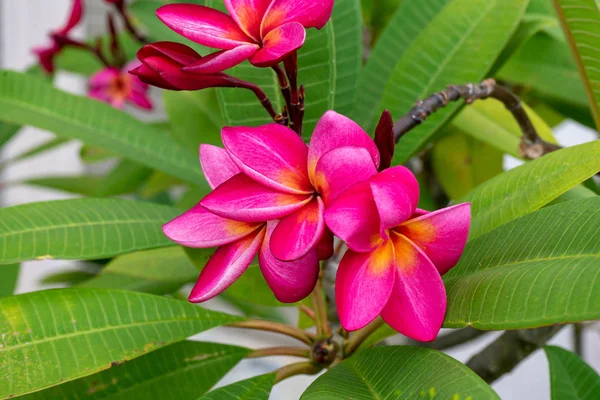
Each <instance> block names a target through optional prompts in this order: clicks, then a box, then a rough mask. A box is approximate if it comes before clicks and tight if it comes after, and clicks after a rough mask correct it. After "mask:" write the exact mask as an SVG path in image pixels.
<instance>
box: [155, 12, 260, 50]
mask: <svg viewBox="0 0 600 400" xmlns="http://www.w3.org/2000/svg"><path fill="white" fill-rule="evenodd" d="M156 15H158V18H159V19H160V20H161V21H162V22H163V23H164V24H165V25H167V26H168V27H169V28H171V29H172V30H173V31H175V32H177V33H178V34H180V35H181V36H183V37H185V38H188V39H190V40H192V41H194V42H196V43H200V44H202V45H204V46H208V47H214V48H217V49H224V50H228V49H233V48H234V47H237V46H239V45H242V44H248V43H252V40H251V39H250V38H249V37H248V36H247V35H246V34H245V33H244V32H243V31H242V30H241V29H240V28H239V27H238V26H237V24H236V23H235V21H234V20H233V19H231V17H230V16H229V15H227V14H225V13H222V12H221V11H217V10H214V9H212V8H209V7H204V6H199V5H195V4H184V3H181V4H167V5H166V6H162V7H160V8H159V9H158V10H156Z"/></svg>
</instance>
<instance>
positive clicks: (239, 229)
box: [163, 204, 260, 248]
mask: <svg viewBox="0 0 600 400" xmlns="http://www.w3.org/2000/svg"><path fill="white" fill-rule="evenodd" d="M259 227H260V224H248V223H245V222H238V221H233V220H230V219H226V218H222V217H219V216H217V215H215V214H213V213H211V212H210V211H208V210H207V209H205V208H204V207H202V206H201V205H199V204H198V205H196V206H194V207H193V208H192V209H191V210H189V211H186V212H185V213H183V214H182V215H180V216H179V217H177V218H175V219H174V220H172V221H171V222H168V223H167V224H165V225H164V226H163V232H164V234H165V235H166V236H167V237H168V238H169V239H171V240H172V241H174V242H175V243H179V244H180V245H182V246H186V247H194V248H211V247H216V246H222V245H224V244H228V243H232V242H235V241H236V240H239V239H241V238H243V237H245V236H248V235H250V234H251V233H252V232H253V231H255V230H256V229H258V228H259Z"/></svg>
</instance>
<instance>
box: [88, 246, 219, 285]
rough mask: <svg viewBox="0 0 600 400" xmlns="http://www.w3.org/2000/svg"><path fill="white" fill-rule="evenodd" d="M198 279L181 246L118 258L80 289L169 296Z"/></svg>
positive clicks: (196, 272) (140, 252)
mask: <svg viewBox="0 0 600 400" xmlns="http://www.w3.org/2000/svg"><path fill="white" fill-rule="evenodd" d="M205 251H206V252H212V250H205ZM196 279H198V270H197V269H196V268H194V266H193V265H192V263H191V262H190V261H189V259H188V258H187V256H186V255H185V252H184V251H183V249H182V248H181V247H178V246H173V247H166V248H164V249H154V250H147V251H139V252H135V253H130V254H125V255H122V256H120V257H117V258H115V259H113V260H112V261H111V262H110V263H109V264H108V265H107V266H106V267H105V268H104V269H103V270H102V271H101V272H100V273H99V274H98V276H97V277H95V278H93V279H90V280H88V281H86V282H83V283H81V284H80V285H78V286H79V287H88V288H111V289H124V290H133V291H137V292H146V293H155V294H167V293H172V292H174V291H176V290H177V289H179V288H181V287H182V286H183V285H185V284H186V283H189V282H194V281H196Z"/></svg>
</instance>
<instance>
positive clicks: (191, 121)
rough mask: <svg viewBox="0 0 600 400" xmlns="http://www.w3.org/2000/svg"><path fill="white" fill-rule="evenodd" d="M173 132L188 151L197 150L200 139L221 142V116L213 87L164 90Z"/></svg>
mask: <svg viewBox="0 0 600 400" xmlns="http://www.w3.org/2000/svg"><path fill="white" fill-rule="evenodd" d="M163 96H164V100H165V108H166V110H167V115H168V116H169V120H170V121H171V127H172V128H173V129H172V131H173V136H174V138H175V139H177V140H178V141H179V142H180V143H181V144H183V145H184V146H185V147H186V148H188V149H189V150H190V151H194V152H198V148H199V147H200V143H208V144H213V145H216V146H222V142H221V128H222V127H223V126H224V125H225V124H224V123H223V120H222V118H221V110H220V109H219V106H218V100H217V92H216V90H211V89H209V90H199V91H196V92H189V91H181V92H175V91H169V90H165V91H164V92H163Z"/></svg>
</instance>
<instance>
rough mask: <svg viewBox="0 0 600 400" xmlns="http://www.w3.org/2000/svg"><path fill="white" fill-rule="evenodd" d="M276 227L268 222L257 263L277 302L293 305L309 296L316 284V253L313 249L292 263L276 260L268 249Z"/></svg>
mask: <svg viewBox="0 0 600 400" xmlns="http://www.w3.org/2000/svg"><path fill="white" fill-rule="evenodd" d="M276 226H277V222H269V223H268V225H267V227H268V228H267V235H266V237H265V240H264V241H263V244H262V247H261V249H260V253H259V254H258V263H259V265H260V269H261V271H262V273H263V275H264V277H265V280H266V281H267V284H268V285H269V287H270V288H271V290H272V291H273V294H275V297H276V298H277V300H279V301H281V302H282V303H295V302H297V301H300V300H302V299H304V298H306V297H307V296H308V295H309V294H311V292H312V291H313V289H314V288H315V285H316V284H317V279H318V277H319V260H318V258H317V251H316V249H313V250H311V251H309V252H308V253H307V254H306V255H305V256H303V257H301V258H299V259H297V260H294V261H280V260H278V259H277V258H275V256H273V254H271V250H270V249H269V242H270V241H271V235H272V233H273V231H274V230H275V228H276Z"/></svg>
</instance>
